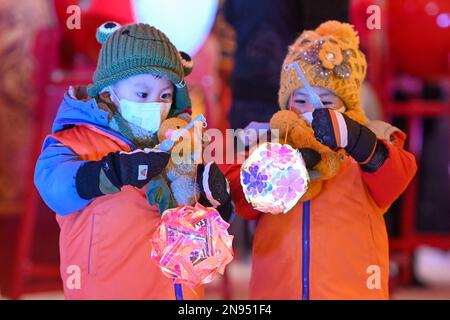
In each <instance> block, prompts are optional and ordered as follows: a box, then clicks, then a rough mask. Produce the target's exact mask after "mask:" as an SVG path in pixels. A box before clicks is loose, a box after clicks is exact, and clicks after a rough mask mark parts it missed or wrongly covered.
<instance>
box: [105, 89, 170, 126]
mask: <svg viewBox="0 0 450 320" xmlns="http://www.w3.org/2000/svg"><path fill="white" fill-rule="evenodd" d="M108 91H109V92H110V94H111V97H112V98H113V100H116V101H114V102H116V103H117V104H118V105H119V108H120V114H121V115H122V117H123V118H124V119H125V120H127V121H128V122H131V123H132V124H134V125H136V126H139V127H141V128H143V129H144V130H147V131H150V132H152V133H154V132H156V131H158V129H159V126H160V125H161V121H162V120H164V119H165V118H166V117H167V115H168V113H169V110H170V107H171V105H172V104H171V103H170V102H134V101H130V100H126V99H119V98H118V97H117V95H116V93H115V92H114V90H113V89H112V88H109V90H108Z"/></svg>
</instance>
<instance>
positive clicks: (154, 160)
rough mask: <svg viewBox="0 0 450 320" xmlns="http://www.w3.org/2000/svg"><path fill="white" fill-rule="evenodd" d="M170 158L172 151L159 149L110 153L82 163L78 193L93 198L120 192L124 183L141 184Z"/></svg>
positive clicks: (158, 172) (82, 196)
mask: <svg viewBox="0 0 450 320" xmlns="http://www.w3.org/2000/svg"><path fill="white" fill-rule="evenodd" d="M169 159H170V154H168V153H167V152H160V151H150V150H149V151H147V150H146V151H143V150H140V149H138V150H135V151H133V152H112V153H109V154H108V155H107V156H105V157H104V158H103V159H101V160H100V161H91V162H87V163H86V164H85V165H83V166H82V167H80V169H79V170H78V172H77V176H76V187H77V191H78V194H79V195H80V197H81V198H83V199H93V198H95V197H98V196H101V195H105V194H111V193H116V192H119V191H120V188H122V187H123V186H125V185H131V186H134V187H136V188H142V187H143V186H145V185H146V184H147V183H148V182H149V181H150V179H151V178H153V177H155V176H157V175H159V174H160V173H161V171H162V170H163V169H164V168H165V167H166V165H167V163H168V162H169Z"/></svg>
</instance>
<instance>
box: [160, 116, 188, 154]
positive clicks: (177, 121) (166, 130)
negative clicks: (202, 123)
mask: <svg viewBox="0 0 450 320" xmlns="http://www.w3.org/2000/svg"><path fill="white" fill-rule="evenodd" d="M187 125H188V122H187V121H185V120H183V119H181V118H169V119H166V120H164V121H163V122H162V123H161V126H160V127H159V130H158V141H159V142H160V143H161V142H162V141H163V140H165V139H167V138H170V137H171V136H172V134H174V133H175V132H176V130H180V129H182V128H184V127H186V126H187ZM172 150H177V152H178V151H180V152H181V153H193V152H194V128H191V129H190V130H189V131H188V132H187V133H185V134H184V135H183V137H182V138H180V140H178V141H177V142H176V143H175V144H174V147H173V148H172Z"/></svg>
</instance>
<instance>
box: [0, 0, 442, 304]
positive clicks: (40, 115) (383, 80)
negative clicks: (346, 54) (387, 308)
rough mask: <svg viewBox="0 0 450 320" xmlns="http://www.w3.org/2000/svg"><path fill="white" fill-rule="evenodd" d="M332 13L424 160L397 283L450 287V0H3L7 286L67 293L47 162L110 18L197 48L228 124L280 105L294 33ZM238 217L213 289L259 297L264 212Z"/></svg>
mask: <svg viewBox="0 0 450 320" xmlns="http://www.w3.org/2000/svg"><path fill="white" fill-rule="evenodd" d="M73 5H76V7H74V6H73ZM78 13H79V16H78V18H77V14H78ZM77 19H78V20H77ZM329 19H337V20H340V21H347V22H351V23H352V24H354V25H355V27H356V29H357V30H358V32H359V35H360V38H361V48H362V50H363V51H364V52H365V54H366V56H367V60H368V76H367V81H366V83H365V84H364V87H363V91H362V94H363V107H364V108H365V110H366V113H367V115H368V117H369V118H370V119H371V120H375V119H381V120H385V121H388V122H391V123H393V124H394V125H396V126H397V127H399V128H400V129H402V130H404V131H405V132H407V134H408V141H407V148H408V150H410V151H411V152H413V153H414V154H415V156H416V158H417V162H418V164H419V171H418V174H417V175H416V177H415V179H414V181H413V182H412V183H411V185H410V186H409V188H408V189H407V191H406V192H405V193H404V194H403V195H402V197H401V198H400V199H399V200H398V201H396V203H394V205H393V206H392V207H391V208H390V210H389V212H388V213H387V214H386V216H385V217H386V223H387V226H388V231H389V235H390V257H391V267H390V274H391V279H390V289H391V297H392V298H393V299H450V207H449V202H450V201H449V199H450V197H449V174H450V164H449V145H450V143H449V137H450V135H449V80H450V72H449V71H450V2H449V1H448V0H384V1H383V0H378V1H369V0H340V1H339V2H337V1H335V2H333V4H332V5H330V1H324V0H312V1H310V0H303V1H301V0H245V1H243V0H192V1H185V0H184V1H183V0H165V1H156V0H141V1H139V0H78V1H77V0H21V1H15V0H0V150H1V151H0V297H1V298H7V299H62V298H63V295H62V287H61V281H60V277H59V269H58V263H59V262H58V259H59V258H58V254H59V253H58V233H59V230H58V226H57V223H56V221H55V217H54V213H52V212H51V211H50V210H49V209H48V208H47V207H46V206H45V204H44V203H43V202H42V200H41V199H40V197H39V195H38V194H37V192H36V189H35V188H34V185H33V172H34V165H35V161H36V159H37V157H38V155H39V153H40V148H41V146H42V142H43V139H44V137H45V135H46V134H47V133H48V132H49V130H50V125H51V121H52V119H53V117H54V115H55V113H56V110H57V108H58V106H59V103H60V100H61V98H62V96H63V94H64V91H65V90H67V87H68V85H70V84H87V83H90V82H91V77H92V74H93V71H94V69H95V65H96V60H97V55H98V51H99V48H100V45H99V44H98V43H97V42H96V40H95V30H96V28H97V27H98V26H99V25H100V24H102V23H103V22H105V21H108V20H113V21H117V22H119V23H122V24H126V23H131V22H135V21H140V22H146V23H149V24H152V25H154V26H156V27H157V28H159V29H161V30H162V31H163V32H165V33H166V34H167V35H168V36H169V38H170V39H171V40H172V41H173V42H174V43H175V45H176V46H177V47H178V48H179V49H180V50H183V51H186V52H188V53H190V54H191V55H192V56H193V59H194V64H195V66H194V72H193V74H192V75H190V76H189V77H188V79H187V80H188V85H189V88H190V92H191V98H192V101H193V109H194V113H203V114H204V115H206V117H207V119H208V124H209V127H211V128H219V129H221V130H224V129H226V128H244V127H245V126H246V125H247V124H248V123H249V122H250V121H268V120H269V119H270V116H271V115H272V114H273V113H274V112H275V111H276V110H277V109H278V106H277V91H278V81H279V73H280V68H281V64H282V60H283V58H284V56H285V54H286V50H287V46H288V45H289V44H290V43H292V42H293V41H294V39H295V38H296V37H297V36H298V35H299V34H300V33H301V32H302V31H303V30H305V29H314V28H316V27H317V26H318V25H319V24H320V23H322V22H324V21H326V20H329ZM78 27H79V28H78ZM231 228H232V230H231V232H232V233H233V234H235V236H236V237H235V239H236V241H235V242H234V246H235V259H234V261H233V262H232V264H231V265H230V267H229V268H228V269H227V271H226V273H225V275H224V276H223V277H221V278H220V279H217V280H216V281H215V282H214V283H213V284H211V285H209V286H207V289H206V292H207V298H209V299H246V297H247V284H248V281H249V275H250V268H251V259H250V248H251V241H252V235H253V230H254V224H252V223H248V222H245V221H243V220H242V219H239V218H237V219H235V220H234V222H233V224H232V226H231Z"/></svg>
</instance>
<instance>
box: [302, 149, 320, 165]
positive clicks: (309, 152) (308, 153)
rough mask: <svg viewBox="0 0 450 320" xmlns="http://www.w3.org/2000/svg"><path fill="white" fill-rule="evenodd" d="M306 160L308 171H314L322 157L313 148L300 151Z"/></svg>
mask: <svg viewBox="0 0 450 320" xmlns="http://www.w3.org/2000/svg"><path fill="white" fill-rule="evenodd" d="M298 151H300V153H301V154H302V157H303V160H305V165H306V169H309V170H311V169H313V168H314V167H315V166H316V165H317V164H318V163H319V162H320V160H322V156H321V155H320V153H318V152H317V151H316V150H314V149H311V148H300V149H298Z"/></svg>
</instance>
